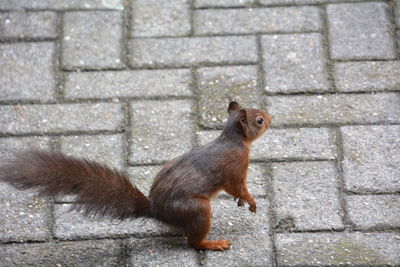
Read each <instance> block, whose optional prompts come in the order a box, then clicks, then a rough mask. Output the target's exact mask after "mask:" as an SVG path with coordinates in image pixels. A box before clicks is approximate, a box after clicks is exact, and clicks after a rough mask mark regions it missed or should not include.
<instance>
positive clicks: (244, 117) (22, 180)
mask: <svg viewBox="0 0 400 267" xmlns="http://www.w3.org/2000/svg"><path fill="white" fill-rule="evenodd" d="M228 114H229V117H228V120H227V122H226V125H225V127H224V129H223V131H222V133H221V135H220V136H219V137H217V139H215V140H214V141H213V142H211V143H208V144H206V145H203V146H199V147H197V148H194V149H193V150H191V151H189V152H187V153H185V154H183V155H181V156H179V157H177V158H175V159H172V160H170V161H169V162H167V163H166V164H165V165H164V166H163V168H162V169H161V170H160V172H159V173H158V174H157V175H156V177H155V179H154V183H153V185H152V186H151V189H150V194H149V196H148V197H146V196H145V195H144V194H143V193H142V192H140V191H139V190H138V189H137V188H136V187H135V186H134V185H132V184H131V183H130V182H129V180H128V179H127V178H126V177H125V176H124V175H123V174H122V173H120V172H118V171H117V170H115V169H110V168H108V167H106V166H104V165H102V164H100V163H97V162H94V161H91V160H86V159H79V158H75V157H70V156H66V155H64V154H62V153H60V152H48V151H43V150H35V149H32V150H28V151H24V152H18V153H15V155H14V158H12V159H10V160H9V161H7V162H6V163H5V164H3V165H2V166H0V181H3V182H6V183H8V184H10V185H12V186H13V187H15V188H18V189H28V188H37V189H38V193H39V196H47V197H48V196H50V197H54V196H56V195H75V196H76V202H74V208H75V209H80V210H82V211H84V213H85V214H86V215H100V216H105V217H110V218H114V219H119V220H124V219H128V218H138V217H147V218H153V219H156V220H158V221H161V222H163V223H165V224H167V225H170V226H174V227H175V228H178V229H181V230H183V233H184V235H185V236H186V237H187V241H188V243H189V245H190V246H192V247H194V248H195V249H202V250H226V249H230V246H231V242H230V241H229V240H206V237H207V235H208V233H209V231H210V228H211V204H210V201H211V199H212V198H213V197H214V196H216V195H217V194H218V192H219V191H221V190H225V191H226V192H227V193H229V194H230V195H232V196H233V197H234V198H235V200H236V199H238V202H237V205H238V206H243V205H244V203H245V202H247V203H248V204H249V210H250V211H251V212H256V202H255V200H254V198H253V196H252V195H251V194H250V193H249V191H248V189H247V183H246V180H247V169H248V165H249V152H250V146H251V143H252V142H253V141H254V140H255V139H257V138H258V137H260V136H261V135H262V134H263V133H264V132H265V131H266V130H267V129H268V128H269V126H270V124H271V116H270V115H269V114H267V113H265V112H263V111H261V110H258V109H242V108H240V106H239V104H238V103H237V102H235V101H233V102H230V104H229V107H228Z"/></svg>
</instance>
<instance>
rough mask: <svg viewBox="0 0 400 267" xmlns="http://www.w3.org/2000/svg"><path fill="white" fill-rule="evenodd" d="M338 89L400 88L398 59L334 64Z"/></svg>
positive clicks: (375, 89) (381, 89) (348, 90)
mask: <svg viewBox="0 0 400 267" xmlns="http://www.w3.org/2000/svg"><path fill="white" fill-rule="evenodd" d="M334 73H335V83H336V87H337V88H338V90H339V91H343V92H353V91H383V90H400V61H367V62H346V63H337V64H335V72H334Z"/></svg>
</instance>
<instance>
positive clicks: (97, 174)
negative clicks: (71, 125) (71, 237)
mask: <svg viewBox="0 0 400 267" xmlns="http://www.w3.org/2000/svg"><path fill="white" fill-rule="evenodd" d="M0 181H4V182H7V183H8V184H10V185H12V186H14V187H16V188H18V189H28V188H37V189H38V190H39V195H41V196H56V195H60V196H62V195H75V196H76V202H75V206H74V207H75V208H76V209H82V210H83V211H85V213H86V214H88V215H91V214H93V215H101V216H107V217H111V218H116V219H121V220H122V219H126V218H132V217H141V216H150V215H149V213H150V201H149V200H148V198H147V197H146V196H144V195H143V194H142V193H141V192H140V191H139V190H138V189H137V188H136V187H135V186H133V185H132V184H131V183H130V182H129V181H128V179H127V178H126V177H125V176H123V175H122V174H121V173H119V172H117V171H116V170H111V169H109V168H107V167H106V166H104V165H102V164H99V163H97V162H94V161H90V160H86V159H78V158H74V157H69V156H66V155H64V154H62V153H59V152H47V151H39V150H30V151H26V152H20V153H16V154H15V157H14V158H13V159H11V160H9V161H7V162H6V163H5V164H4V165H2V166H0Z"/></svg>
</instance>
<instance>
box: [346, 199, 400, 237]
mask: <svg viewBox="0 0 400 267" xmlns="http://www.w3.org/2000/svg"><path fill="white" fill-rule="evenodd" d="M346 202H347V210H348V214H349V218H350V221H352V222H353V223H354V224H355V225H356V227H357V228H361V229H368V228H372V227H374V228H387V227H400V196H399V195H366V196H365V195H364V196H363V195H350V196H347V197H346Z"/></svg>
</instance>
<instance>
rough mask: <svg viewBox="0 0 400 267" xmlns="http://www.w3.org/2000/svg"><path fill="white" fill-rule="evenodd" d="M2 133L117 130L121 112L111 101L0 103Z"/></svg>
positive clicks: (118, 105)
mask: <svg viewBox="0 0 400 267" xmlns="http://www.w3.org/2000/svg"><path fill="white" fill-rule="evenodd" d="M0 114H2V116H0V129H1V130H0V131H1V132H3V133H14V134H21V133H30V132H53V133H58V132H65V131H96V130H117V129H119V128H120V126H121V122H122V119H123V116H122V114H121V105H120V104H113V103H97V104H62V105H60V104H58V105H53V104H51V105H15V106H0Z"/></svg>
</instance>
